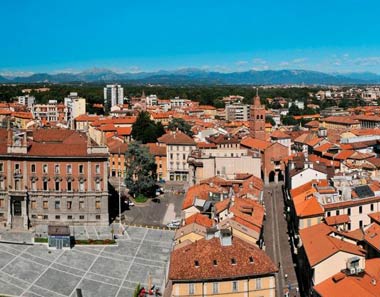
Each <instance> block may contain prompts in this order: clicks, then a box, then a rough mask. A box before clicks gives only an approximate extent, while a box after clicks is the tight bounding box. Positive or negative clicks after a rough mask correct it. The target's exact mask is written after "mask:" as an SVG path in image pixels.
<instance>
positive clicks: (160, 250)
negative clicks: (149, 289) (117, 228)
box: [0, 227, 174, 297]
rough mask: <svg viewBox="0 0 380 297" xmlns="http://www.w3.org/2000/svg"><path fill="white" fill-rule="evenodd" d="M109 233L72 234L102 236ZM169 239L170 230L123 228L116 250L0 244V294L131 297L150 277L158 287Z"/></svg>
mask: <svg viewBox="0 0 380 297" xmlns="http://www.w3.org/2000/svg"><path fill="white" fill-rule="evenodd" d="M109 230H110V229H109V228H107V227H105V228H103V230H100V229H99V228H97V229H96V230H95V228H93V229H92V230H91V231H90V230H86V229H85V228H79V229H76V230H75V232H77V231H78V232H80V234H81V236H87V234H89V235H90V234H91V236H102V234H104V235H107V234H108V232H109ZM40 231H41V234H43V232H44V229H43V228H41V230H40ZM89 231H90V232H89ZM98 231H99V232H98ZM97 232H98V233H97ZM84 234H86V235H84ZM107 236H108V235H107ZM173 237H174V232H173V231H169V230H156V229H155V230H153V229H147V228H140V227H127V228H126V233H125V235H124V236H123V238H122V239H118V240H117V244H118V245H117V246H106V247H104V246H77V247H74V249H72V250H59V251H56V250H48V249H47V247H46V246H44V245H33V246H31V245H18V244H8V243H0V295H1V294H6V295H12V296H23V297H65V296H67V297H76V289H77V288H80V289H82V294H83V297H105V296H107V297H122V296H125V297H129V296H132V294H133V291H134V289H135V287H136V285H137V284H138V283H140V284H142V285H143V286H145V287H146V286H147V282H148V278H149V275H150V276H151V279H152V284H155V285H157V286H159V287H160V288H162V286H163V284H164V280H165V276H166V269H167V266H168V261H169V254H170V251H171V248H172V244H173Z"/></svg>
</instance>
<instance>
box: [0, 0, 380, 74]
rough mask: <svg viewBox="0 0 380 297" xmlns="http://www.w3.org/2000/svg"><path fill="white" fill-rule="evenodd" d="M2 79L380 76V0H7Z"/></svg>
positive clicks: (2, 22)
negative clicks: (272, 73)
mask: <svg viewBox="0 0 380 297" xmlns="http://www.w3.org/2000/svg"><path fill="white" fill-rule="evenodd" d="M0 10H1V11H2V14H1V18H0V25H1V28H2V34H1V40H2V42H1V46H0V73H1V74H10V73H18V74H22V73H29V72H62V71H66V72H76V71H81V70H83V69H90V68H94V67H97V68H109V69H112V70H115V71H120V72H124V71H152V70H159V69H178V68H185V67H197V68H203V69H210V70H218V71H223V72H230V71H243V70H248V69H257V70H264V69H310V70H318V71H324V72H349V71H355V72H356V71H371V72H375V73H380V38H379V32H380V22H379V19H378V13H379V10H380V3H379V1H374V0H373V1H369V0H361V1H358V0H344V1H343V0H328V1H325V0H319V1H315V0H292V1H291V0H288V1H286V0H282V1H281V0H279V1H276V0H265V1H263V0H261V1H256V0H230V1H224V0H186V1H185V0H146V1H143V0H120V1H113V0H109V1H104V0H91V1H90V0H75V1H73V0H62V1H58V0H2V1H1V3H0Z"/></svg>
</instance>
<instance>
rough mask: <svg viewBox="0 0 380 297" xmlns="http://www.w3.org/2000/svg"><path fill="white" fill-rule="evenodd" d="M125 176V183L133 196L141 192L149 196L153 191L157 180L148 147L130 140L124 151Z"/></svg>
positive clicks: (154, 165) (152, 157)
mask: <svg viewBox="0 0 380 297" xmlns="http://www.w3.org/2000/svg"><path fill="white" fill-rule="evenodd" d="M125 162H126V167H127V171H126V178H125V184H126V186H127V188H128V189H129V192H130V193H131V194H132V195H134V196H135V197H136V196H138V195H140V194H142V195H144V196H147V197H149V196H150V195H152V193H154V190H155V186H156V180H157V173H156V169H157V165H156V163H155V160H154V156H153V155H151V154H150V152H149V149H148V147H146V146H144V145H142V144H140V143H137V142H131V143H130V144H129V145H128V150H127V152H126V153H125Z"/></svg>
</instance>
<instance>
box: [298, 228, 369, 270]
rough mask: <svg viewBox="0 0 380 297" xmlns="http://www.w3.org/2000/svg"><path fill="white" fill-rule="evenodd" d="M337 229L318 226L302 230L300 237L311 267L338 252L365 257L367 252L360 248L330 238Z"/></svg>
mask: <svg viewBox="0 0 380 297" xmlns="http://www.w3.org/2000/svg"><path fill="white" fill-rule="evenodd" d="M334 231H335V229H334V228H333V227H330V226H327V225H326V224H323V223H321V224H317V225H314V226H311V227H309V228H306V229H301V230H300V237H301V240H302V243H303V246H304V249H305V253H306V256H307V259H308V261H309V264H310V266H311V267H313V266H315V265H317V264H318V263H320V262H322V261H323V260H325V259H327V258H329V257H331V256H332V255H334V254H336V253H338V252H346V253H349V254H353V255H359V256H365V250H364V249H362V248H360V247H359V246H357V245H355V244H352V243H349V242H347V241H343V240H341V239H338V238H335V237H333V236H330V234H331V233H333V232H334Z"/></svg>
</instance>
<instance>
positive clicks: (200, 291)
mask: <svg viewBox="0 0 380 297" xmlns="http://www.w3.org/2000/svg"><path fill="white" fill-rule="evenodd" d="M277 271H278V269H277V267H276V266H275V265H274V264H273V262H272V260H271V259H270V258H269V257H268V256H267V255H266V254H265V252H263V251H262V250H260V249H259V248H258V247H256V246H254V245H251V244H249V243H247V242H245V241H243V240H241V239H239V238H237V237H232V236H231V232H230V230H228V229H222V230H219V231H218V232H216V233H213V234H211V233H210V234H209V235H208V237H207V238H204V239H200V240H198V241H195V242H193V243H188V244H183V245H179V246H177V247H176V248H175V249H174V251H173V252H172V254H171V257H170V268H169V277H168V278H169V281H168V284H167V290H168V293H167V294H168V295H167V296H172V297H180V296H193V295H194V296H232V297H240V296H241V297H243V296H252V297H269V296H272V297H273V296H275V295H276V293H275V292H276V284H275V274H276V273H277Z"/></svg>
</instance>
